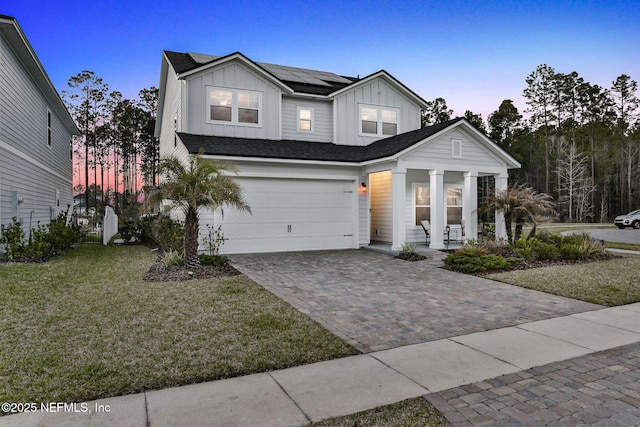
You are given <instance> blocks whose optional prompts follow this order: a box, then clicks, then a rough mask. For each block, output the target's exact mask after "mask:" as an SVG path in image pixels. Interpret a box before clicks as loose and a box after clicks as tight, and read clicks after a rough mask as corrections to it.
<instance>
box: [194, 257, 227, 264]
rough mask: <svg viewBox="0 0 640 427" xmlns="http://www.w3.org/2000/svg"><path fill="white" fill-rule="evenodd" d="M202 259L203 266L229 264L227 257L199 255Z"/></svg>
mask: <svg viewBox="0 0 640 427" xmlns="http://www.w3.org/2000/svg"><path fill="white" fill-rule="evenodd" d="M198 257H199V258H200V264H201V265H213V266H217V265H222V264H224V263H225V262H227V257H225V256H222V255H208V254H200V255H198Z"/></svg>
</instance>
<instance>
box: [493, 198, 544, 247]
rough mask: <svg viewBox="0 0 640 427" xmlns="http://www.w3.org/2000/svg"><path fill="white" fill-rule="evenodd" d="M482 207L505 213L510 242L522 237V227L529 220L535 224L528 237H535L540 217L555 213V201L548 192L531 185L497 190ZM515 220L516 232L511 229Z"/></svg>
mask: <svg viewBox="0 0 640 427" xmlns="http://www.w3.org/2000/svg"><path fill="white" fill-rule="evenodd" d="M482 209H483V210H486V211H488V210H497V211H501V212H502V213H503V214H504V222H505V228H506V232H507V239H508V240H509V243H514V242H516V241H517V240H519V239H520V236H521V235H522V228H523V227H524V225H525V223H527V222H530V223H532V224H533V228H532V229H531V232H530V233H529V235H528V236H527V239H530V238H532V237H534V236H535V233H536V227H537V225H538V221H539V218H540V217H541V216H544V215H549V214H552V213H554V212H555V203H553V200H552V199H551V196H549V195H548V194H546V193H538V192H536V191H535V190H534V189H533V188H531V187H524V186H522V185H518V186H514V187H511V188H507V189H505V190H502V191H498V192H496V194H495V195H493V196H491V197H490V198H489V203H488V204H487V205H486V206H484V207H483V208H482ZM514 222H515V225H516V228H515V234H514V233H513V231H512V229H511V226H512V224H513V223H514Z"/></svg>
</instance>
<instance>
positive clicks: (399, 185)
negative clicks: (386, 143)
mask: <svg viewBox="0 0 640 427" xmlns="http://www.w3.org/2000/svg"><path fill="white" fill-rule="evenodd" d="M391 188H392V194H393V197H392V198H393V242H392V244H391V250H392V251H399V250H401V249H402V244H403V243H404V242H405V241H406V239H407V224H406V215H405V205H406V200H405V198H406V196H405V193H406V191H407V190H406V189H407V170H406V169H397V170H394V171H393V172H392V181H391Z"/></svg>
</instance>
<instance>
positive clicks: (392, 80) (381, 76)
mask: <svg viewBox="0 0 640 427" xmlns="http://www.w3.org/2000/svg"><path fill="white" fill-rule="evenodd" d="M375 79H384V80H385V81H387V82H389V83H391V85H392V86H395V87H396V89H398V90H399V91H400V92H403V93H405V94H407V95H408V97H409V98H410V99H412V100H413V101H414V102H415V103H416V104H418V105H419V106H420V107H421V108H428V106H429V105H428V104H427V101H425V100H424V99H422V98H421V97H420V96H419V95H418V94H416V93H415V92H414V91H412V90H411V89H409V88H408V87H407V86H405V85H404V84H403V83H402V82H401V81H400V80H398V79H396V78H395V77H393V76H392V75H391V74H389V73H388V72H386V71H385V70H380V71H377V72H375V73H373V74H369V75H368V76H366V77H363V78H361V79H359V80H358V81H357V82H354V83H353V84H351V85H349V86H345V87H343V88H341V89H339V90H337V91H335V92H333V93H332V94H331V96H333V97H336V96H339V95H341V94H342V93H345V92H347V91H349V90H352V89H355V88H357V87H358V86H361V85H364V84H367V83H369V82H371V81H372V80H375Z"/></svg>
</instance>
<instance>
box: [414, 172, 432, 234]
mask: <svg viewBox="0 0 640 427" xmlns="http://www.w3.org/2000/svg"><path fill="white" fill-rule="evenodd" d="M412 187H413V216H414V222H413V224H414V225H416V226H420V221H424V220H425V219H426V220H427V221H431V187H430V186H429V184H424V183H419V182H414V183H413V184H412Z"/></svg>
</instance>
